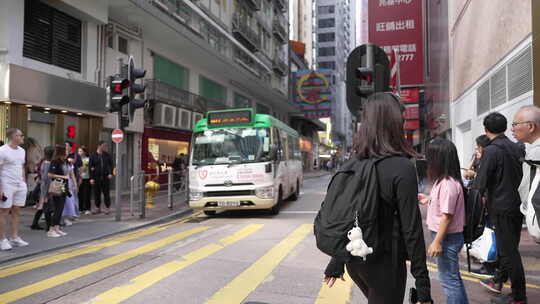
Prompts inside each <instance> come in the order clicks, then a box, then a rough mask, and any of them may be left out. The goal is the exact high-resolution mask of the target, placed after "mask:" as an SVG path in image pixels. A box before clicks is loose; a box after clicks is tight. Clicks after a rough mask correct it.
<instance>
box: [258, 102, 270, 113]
mask: <svg viewBox="0 0 540 304" xmlns="http://www.w3.org/2000/svg"><path fill="white" fill-rule="evenodd" d="M257 113H258V114H270V108H268V107H267V106H265V105H263V104H260V103H258V104H257Z"/></svg>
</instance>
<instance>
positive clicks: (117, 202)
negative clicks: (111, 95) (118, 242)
mask: <svg viewBox="0 0 540 304" xmlns="http://www.w3.org/2000/svg"><path fill="white" fill-rule="evenodd" d="M123 66H124V60H123V59H122V58H118V74H119V75H120V74H122V67H123ZM116 115H117V116H116V127H117V128H118V129H120V130H122V132H123V131H124V130H123V128H122V109H120V111H118V112H116ZM122 142H123V141H122ZM122 142H120V143H116V144H115V151H116V161H115V162H116V174H115V187H114V206H115V208H116V210H115V217H114V219H115V220H116V221H117V222H119V221H121V220H122V203H121V202H122V198H121V195H122V194H121V191H120V188H121V184H122V173H123V171H124V169H123V168H122V161H121V159H122V158H121V157H120V145H121V144H122Z"/></svg>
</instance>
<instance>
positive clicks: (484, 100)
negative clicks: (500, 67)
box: [476, 80, 491, 115]
mask: <svg viewBox="0 0 540 304" xmlns="http://www.w3.org/2000/svg"><path fill="white" fill-rule="evenodd" d="M489 91H490V90H489V80H486V81H485V82H484V83H483V84H481V85H480V87H478V90H477V91H476V115H480V114H482V113H485V112H487V111H489V109H490V108H491V105H490V100H489Z"/></svg>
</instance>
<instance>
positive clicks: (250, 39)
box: [232, 13, 261, 50]
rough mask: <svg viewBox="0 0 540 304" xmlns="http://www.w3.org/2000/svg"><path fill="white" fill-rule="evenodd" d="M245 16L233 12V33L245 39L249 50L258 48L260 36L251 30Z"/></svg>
mask: <svg viewBox="0 0 540 304" xmlns="http://www.w3.org/2000/svg"><path fill="white" fill-rule="evenodd" d="M246 18H248V17H247V16H243V15H242V14H239V13H235V14H234V18H233V23H232V26H233V27H232V29H233V33H234V34H237V35H239V36H241V37H242V38H243V40H244V41H246V42H247V43H248V44H249V46H248V48H249V49H251V50H260V49H261V37H260V36H259V34H258V33H257V32H256V31H255V30H253V29H252V28H251V27H250V26H249V24H248V22H247V21H246Z"/></svg>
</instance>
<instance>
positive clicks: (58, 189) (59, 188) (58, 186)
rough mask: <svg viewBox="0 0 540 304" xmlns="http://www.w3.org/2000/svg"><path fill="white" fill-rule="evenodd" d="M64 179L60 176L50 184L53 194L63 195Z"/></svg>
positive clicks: (50, 190) (50, 191)
mask: <svg viewBox="0 0 540 304" xmlns="http://www.w3.org/2000/svg"><path fill="white" fill-rule="evenodd" d="M63 187H64V181H63V180H62V179H59V178H55V179H53V180H52V181H51V184H50V185H49V193H50V194H52V195H53V196H61V195H62V194H64V190H63Z"/></svg>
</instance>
